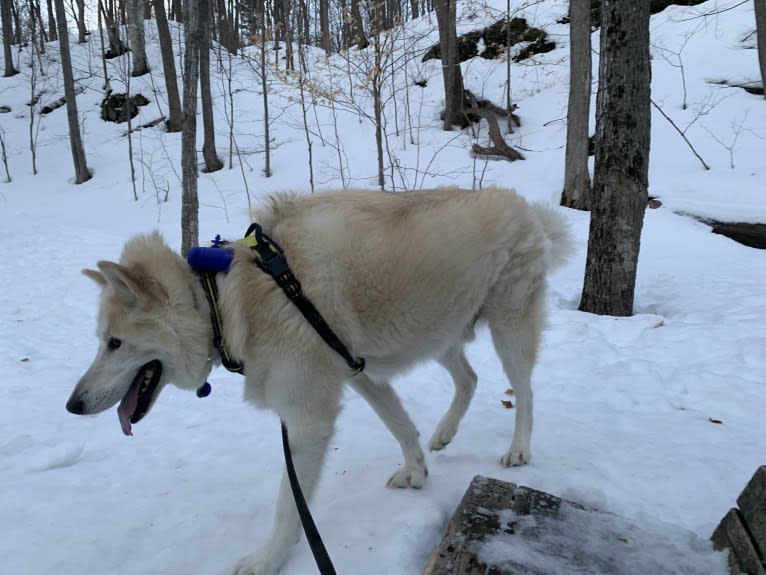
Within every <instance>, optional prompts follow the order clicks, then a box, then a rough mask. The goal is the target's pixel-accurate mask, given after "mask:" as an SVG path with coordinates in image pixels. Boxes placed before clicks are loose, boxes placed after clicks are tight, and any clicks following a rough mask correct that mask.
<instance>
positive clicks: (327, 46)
mask: <svg viewBox="0 0 766 575" xmlns="http://www.w3.org/2000/svg"><path fill="white" fill-rule="evenodd" d="M319 35H320V38H321V44H322V49H323V50H324V52H325V54H327V55H328V56H329V55H330V52H331V51H332V42H331V40H330V0H319ZM306 42H307V43H308V38H306Z"/></svg>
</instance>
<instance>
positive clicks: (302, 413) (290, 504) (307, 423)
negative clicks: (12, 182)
mask: <svg viewBox="0 0 766 575" xmlns="http://www.w3.org/2000/svg"><path fill="white" fill-rule="evenodd" d="M330 407H331V406H329V405H325V407H324V408H323V410H322V413H311V412H310V410H309V409H290V410H289V413H284V412H283V413H280V416H281V417H282V419H283V421H284V422H285V424H286V426H287V431H288V436H289V444H290V451H291V453H292V458H293V463H294V465H295V471H296V474H297V475H298V481H299V483H300V486H301V490H302V491H303V494H304V496H305V498H306V500H307V501H310V500H311V495H312V493H313V492H314V489H315V487H316V485H317V483H318V480H319V475H320V472H321V469H322V465H323V463H324V458H325V454H326V453H327V446H328V444H329V442H330V439H331V438H332V436H333V432H334V424H335V419H336V416H337V413H338V411H339V407H338V406H332V411H330ZM300 536H301V523H300V519H299V517H298V512H297V509H296V506H295V499H294V497H293V493H292V490H291V488H290V481H289V479H288V477H287V472H286V471H284V472H283V474H282V481H281V483H280V486H279V496H278V498H277V506H276V512H275V516H274V525H273V527H272V530H271V534H270V535H269V536H268V538H267V539H266V541H265V543H264V544H263V545H262V546H261V547H260V548H259V550H258V551H256V552H255V553H253V554H252V555H248V556H246V557H244V558H243V559H242V560H241V561H240V562H239V564H238V565H237V566H236V567H235V568H234V570H233V572H232V575H276V573H278V572H279V570H280V569H281V567H282V565H283V564H284V562H285V561H286V560H287V557H288V556H289V553H290V551H291V550H292V548H293V546H294V545H295V544H296V543H297V542H298V540H299V539H300Z"/></svg>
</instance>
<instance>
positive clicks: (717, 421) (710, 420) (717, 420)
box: [707, 417, 723, 424]
mask: <svg viewBox="0 0 766 575" xmlns="http://www.w3.org/2000/svg"><path fill="white" fill-rule="evenodd" d="M707 420H708V421H709V422H710V423H717V424H721V423H723V421H721V420H720V419H716V418H714V417H708V418H707Z"/></svg>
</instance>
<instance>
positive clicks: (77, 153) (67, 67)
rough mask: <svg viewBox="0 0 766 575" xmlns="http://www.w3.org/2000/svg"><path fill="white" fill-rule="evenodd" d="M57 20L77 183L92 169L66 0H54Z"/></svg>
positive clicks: (70, 140)
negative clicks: (80, 112)
mask: <svg viewBox="0 0 766 575" xmlns="http://www.w3.org/2000/svg"><path fill="white" fill-rule="evenodd" d="M54 4H55V5H56V20H57V21H58V22H57V24H58V37H59V47H60V50H61V71H62V74H63V76H64V97H65V98H66V109H67V120H68V121H69V143H70V146H71V149H72V160H73V162H74V173H75V181H74V183H75V184H82V183H83V182H87V181H88V180H90V171H89V170H88V165H87V162H86V161H85V150H84V149H83V146H82V137H81V136H80V124H79V120H78V114H77V95H76V93H75V89H74V76H73V74H72V56H71V55H70V53H69V31H68V30H67V21H66V12H65V11H64V0H54Z"/></svg>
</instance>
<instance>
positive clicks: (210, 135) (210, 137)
mask: <svg viewBox="0 0 766 575" xmlns="http://www.w3.org/2000/svg"><path fill="white" fill-rule="evenodd" d="M198 1H199V28H200V42H201V43H200V47H199V82H200V92H201V95H202V129H203V133H204V141H203V144H202V156H203V157H204V158H205V171H207V172H217V171H218V170H220V169H221V168H223V162H221V160H220V159H219V158H218V152H217V151H216V149H215V122H214V120H213V95H212V93H211V89H210V3H209V1H208V0H198ZM187 25H188V24H187Z"/></svg>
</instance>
